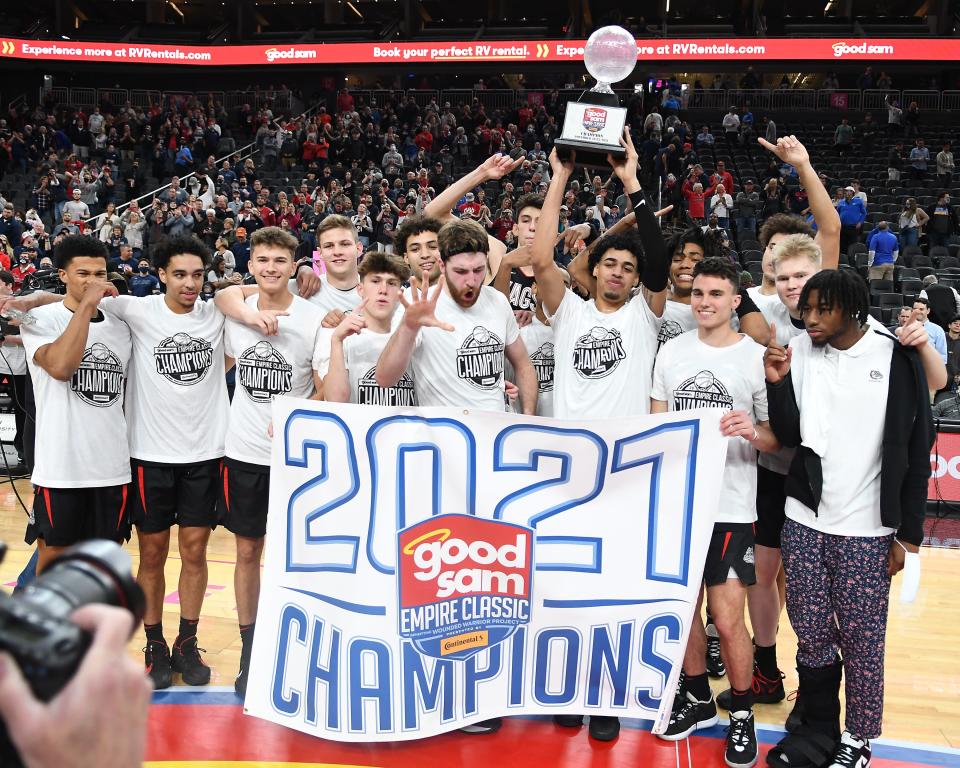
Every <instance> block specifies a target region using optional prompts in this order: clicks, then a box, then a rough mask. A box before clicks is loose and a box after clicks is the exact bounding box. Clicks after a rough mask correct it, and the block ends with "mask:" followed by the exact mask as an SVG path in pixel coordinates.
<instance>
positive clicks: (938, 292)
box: [920, 275, 960, 331]
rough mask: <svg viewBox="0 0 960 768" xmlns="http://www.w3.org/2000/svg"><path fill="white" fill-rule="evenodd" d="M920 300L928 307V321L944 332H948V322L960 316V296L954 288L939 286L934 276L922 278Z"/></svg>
mask: <svg viewBox="0 0 960 768" xmlns="http://www.w3.org/2000/svg"><path fill="white" fill-rule="evenodd" d="M920 298H921V299H926V300H927V303H928V304H929V306H930V320H931V321H932V322H934V323H936V324H937V325H939V326H940V327H941V328H943V330H944V331H947V330H949V326H950V322H951V321H952V320H953V318H954V317H955V316H956V315H960V294H958V293H957V291H956V289H955V288H951V287H949V286H946V285H941V284H940V282H939V280H938V279H937V276H936V275H927V276H926V277H924V278H923V290H922V291H920Z"/></svg>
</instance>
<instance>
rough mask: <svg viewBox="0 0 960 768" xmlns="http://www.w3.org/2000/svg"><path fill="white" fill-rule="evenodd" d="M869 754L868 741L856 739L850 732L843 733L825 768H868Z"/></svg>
mask: <svg viewBox="0 0 960 768" xmlns="http://www.w3.org/2000/svg"><path fill="white" fill-rule="evenodd" d="M870 754H871V753H870V741H869V739H858V738H857V737H856V736H854V735H853V734H852V733H850V731H844V732H843V735H842V736H841V737H840V745H839V746H838V747H837V751H836V752H835V753H834V755H833V760H831V761H830V765H829V766H827V768H868V766H869V765H870Z"/></svg>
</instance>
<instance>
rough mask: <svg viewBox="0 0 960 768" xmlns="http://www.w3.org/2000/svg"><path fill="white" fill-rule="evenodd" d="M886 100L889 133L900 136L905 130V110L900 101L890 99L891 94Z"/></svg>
mask: <svg viewBox="0 0 960 768" xmlns="http://www.w3.org/2000/svg"><path fill="white" fill-rule="evenodd" d="M884 102H885V103H886V105H887V134H888V135H889V136H899V135H900V134H901V132H902V131H903V110H902V109H900V104H899V103H898V102H896V101H891V100H890V96H887V97H886V99H884Z"/></svg>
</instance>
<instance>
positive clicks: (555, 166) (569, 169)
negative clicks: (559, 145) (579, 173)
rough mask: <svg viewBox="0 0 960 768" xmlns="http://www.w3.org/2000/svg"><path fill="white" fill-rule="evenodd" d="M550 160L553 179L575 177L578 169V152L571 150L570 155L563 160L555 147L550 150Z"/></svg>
mask: <svg viewBox="0 0 960 768" xmlns="http://www.w3.org/2000/svg"><path fill="white" fill-rule="evenodd" d="M549 160H550V175H551V177H556V176H565V177H567V178H569V177H570V176H572V175H573V171H574V168H575V167H576V160H577V153H576V150H573V149H571V150H570V152H569V155H568V156H567V157H565V158H563V159H561V158H560V155H558V154H557V149H556V147H554V148H553V149H552V150H550V157H549Z"/></svg>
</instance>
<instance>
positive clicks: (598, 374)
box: [573, 325, 627, 379]
mask: <svg viewBox="0 0 960 768" xmlns="http://www.w3.org/2000/svg"><path fill="white" fill-rule="evenodd" d="M626 356H627V352H626V350H625V349H624V348H623V339H622V338H621V337H620V331H618V330H616V329H608V328H603V327H601V326H599V325H598V326H595V327H594V328H591V329H590V333H587V334H584V335H583V336H581V337H580V338H579V339H577V343H576V345H574V347H573V369H574V370H575V371H576V372H577V373H579V374H580V375H581V376H583V378H585V379H602V378H603V377H604V376H609V375H610V374H611V373H613V369H614V368H616V367H617V366H618V365H620V361H621V360H623V359H624V358H626Z"/></svg>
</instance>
